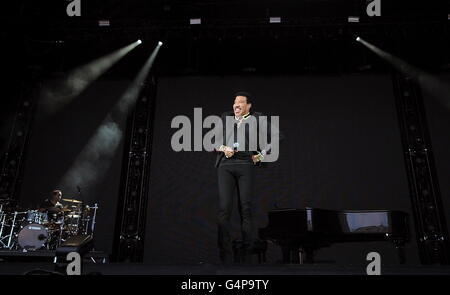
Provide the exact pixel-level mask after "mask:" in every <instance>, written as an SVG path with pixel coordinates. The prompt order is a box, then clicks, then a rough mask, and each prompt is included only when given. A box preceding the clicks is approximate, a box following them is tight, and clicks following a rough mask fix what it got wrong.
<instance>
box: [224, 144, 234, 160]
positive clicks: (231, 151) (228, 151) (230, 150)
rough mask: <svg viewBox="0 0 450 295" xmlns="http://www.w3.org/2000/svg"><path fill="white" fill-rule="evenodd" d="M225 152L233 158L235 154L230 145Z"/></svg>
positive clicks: (228, 156)
mask: <svg viewBox="0 0 450 295" xmlns="http://www.w3.org/2000/svg"><path fill="white" fill-rule="evenodd" d="M223 152H224V153H225V157H227V158H231V157H232V156H233V155H234V150H233V149H232V148H230V147H227V148H226V149H225V150H224V151H223Z"/></svg>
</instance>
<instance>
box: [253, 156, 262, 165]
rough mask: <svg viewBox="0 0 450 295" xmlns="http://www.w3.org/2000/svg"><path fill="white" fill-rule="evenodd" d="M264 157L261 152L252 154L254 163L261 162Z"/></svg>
mask: <svg viewBox="0 0 450 295" xmlns="http://www.w3.org/2000/svg"><path fill="white" fill-rule="evenodd" d="M262 158H263V156H262V155H261V154H257V155H253V156H252V160H253V164H256V163H258V162H261V160H262Z"/></svg>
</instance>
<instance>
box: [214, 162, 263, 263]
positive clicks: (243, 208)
mask: <svg viewBox="0 0 450 295" xmlns="http://www.w3.org/2000/svg"><path fill="white" fill-rule="evenodd" d="M255 169H256V167H255V166H254V165H252V164H231V165H222V166H219V168H218V178H219V181H218V182H219V213H218V246H219V250H220V257H221V259H222V261H227V260H228V261H230V259H231V257H232V241H231V234H230V231H231V222H230V219H231V213H232V211H233V200H234V198H235V197H236V196H237V197H238V206H239V214H240V216H241V230H242V240H243V242H244V245H246V247H249V248H250V247H252V246H253V241H254V236H253V235H254V233H253V220H252V199H253V198H252V196H253V186H254V182H255Z"/></svg>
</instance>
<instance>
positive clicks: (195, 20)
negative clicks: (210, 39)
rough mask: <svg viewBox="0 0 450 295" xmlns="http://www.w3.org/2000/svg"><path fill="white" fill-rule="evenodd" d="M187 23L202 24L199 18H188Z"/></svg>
mask: <svg viewBox="0 0 450 295" xmlns="http://www.w3.org/2000/svg"><path fill="white" fill-rule="evenodd" d="M189 24H191V25H201V24H202V19H201V18H191V19H190V20H189Z"/></svg>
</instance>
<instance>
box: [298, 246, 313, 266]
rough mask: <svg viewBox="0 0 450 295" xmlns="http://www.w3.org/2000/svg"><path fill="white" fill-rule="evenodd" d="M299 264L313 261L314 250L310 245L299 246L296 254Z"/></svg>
mask: <svg viewBox="0 0 450 295" xmlns="http://www.w3.org/2000/svg"><path fill="white" fill-rule="evenodd" d="M297 256H298V257H299V262H298V263H300V264H305V263H313V262H314V250H313V249H312V248H310V247H300V248H299V249H298V255H297Z"/></svg>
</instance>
